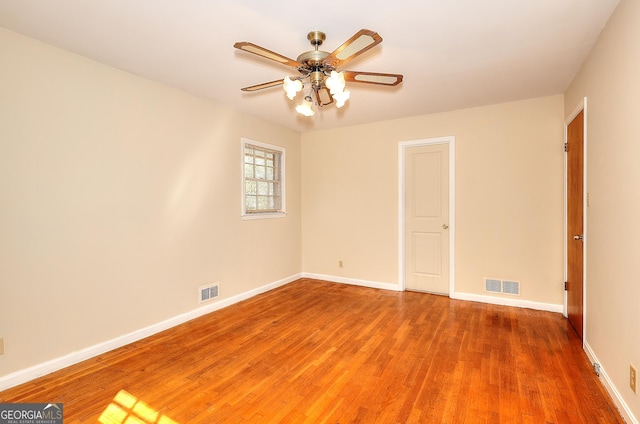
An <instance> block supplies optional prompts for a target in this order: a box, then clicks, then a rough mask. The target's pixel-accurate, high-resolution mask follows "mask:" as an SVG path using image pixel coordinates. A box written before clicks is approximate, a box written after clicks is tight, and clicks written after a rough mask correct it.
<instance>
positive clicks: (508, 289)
mask: <svg viewBox="0 0 640 424" xmlns="http://www.w3.org/2000/svg"><path fill="white" fill-rule="evenodd" d="M502 293H505V294H514V295H516V296H518V295H520V283H519V282H518V281H507V280H504V281H503V282H502Z"/></svg>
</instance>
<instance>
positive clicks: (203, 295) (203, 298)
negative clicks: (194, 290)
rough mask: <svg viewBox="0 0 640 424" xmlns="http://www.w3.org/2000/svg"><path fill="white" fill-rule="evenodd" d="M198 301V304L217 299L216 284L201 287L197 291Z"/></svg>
mask: <svg viewBox="0 0 640 424" xmlns="http://www.w3.org/2000/svg"><path fill="white" fill-rule="evenodd" d="M198 294H199V295H198V300H199V302H200V303H203V302H207V301H209V300H211V299H214V298H216V297H218V284H210V285H208V286H201V287H200V289H199V291H198Z"/></svg>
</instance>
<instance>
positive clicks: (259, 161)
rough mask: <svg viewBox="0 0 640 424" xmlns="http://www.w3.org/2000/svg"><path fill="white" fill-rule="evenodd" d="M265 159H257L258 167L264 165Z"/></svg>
mask: <svg viewBox="0 0 640 424" xmlns="http://www.w3.org/2000/svg"><path fill="white" fill-rule="evenodd" d="M264 163H265V161H264V158H256V165H264Z"/></svg>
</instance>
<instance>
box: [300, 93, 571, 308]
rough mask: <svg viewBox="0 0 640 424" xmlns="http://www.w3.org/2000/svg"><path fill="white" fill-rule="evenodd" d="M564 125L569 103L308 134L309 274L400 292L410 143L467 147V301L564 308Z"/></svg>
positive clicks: (461, 241)
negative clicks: (490, 287) (514, 285)
mask: <svg viewBox="0 0 640 424" xmlns="http://www.w3.org/2000/svg"><path fill="white" fill-rule="evenodd" d="M562 117H563V96H561V95H559V96H552V97H545V98H539V99H532V100H526V101H521V102H515V103H508V104H500V105H494V106H486V107H480V108H474V109H466V110H459V111H454V112H448V113H441V114H435V115H428V116H419V117H415V118H408V119H401V120H395V121H388V122H380V123H375V124H370V125H362V126H355V127H349V128H342V129H334V130H327V131H318V132H312V133H305V134H303V135H302V164H303V166H302V169H303V171H302V176H303V182H302V188H303V219H302V222H303V230H302V234H303V243H302V244H303V269H304V271H305V272H308V273H314V274H321V275H330V276H335V277H339V278H352V279H359V280H366V281H373V282H379V283H388V284H397V283H398V230H397V228H398V143H399V142H401V141H408V140H419V139H426V138H434V137H441V136H455V138H456V139H455V140H456V141H455V143H456V157H455V167H456V175H455V179H456V182H455V184H456V187H455V203H456V213H455V223H456V228H455V231H456V238H455V244H456V250H455V274H456V280H455V286H456V292H459V293H469V294H474V295H485V294H486V293H485V292H484V278H485V277H490V278H503V279H510V280H516V281H520V282H521V297H520V298H519V299H521V300H527V301H532V302H541V303H547V304H553V305H561V304H562V303H563V299H564V297H563V296H564V295H563V185H562V181H563V163H564V162H563V161H564V159H563V151H562V143H563V118H562ZM339 260H343V261H344V268H339V267H338V261H339Z"/></svg>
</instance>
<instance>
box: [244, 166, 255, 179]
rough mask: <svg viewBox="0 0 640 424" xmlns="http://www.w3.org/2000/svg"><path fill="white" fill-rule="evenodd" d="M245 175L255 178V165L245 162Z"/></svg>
mask: <svg viewBox="0 0 640 424" xmlns="http://www.w3.org/2000/svg"><path fill="white" fill-rule="evenodd" d="M244 177H245V178H254V177H253V165H249V164H245V165H244Z"/></svg>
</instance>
